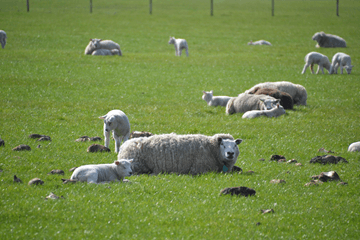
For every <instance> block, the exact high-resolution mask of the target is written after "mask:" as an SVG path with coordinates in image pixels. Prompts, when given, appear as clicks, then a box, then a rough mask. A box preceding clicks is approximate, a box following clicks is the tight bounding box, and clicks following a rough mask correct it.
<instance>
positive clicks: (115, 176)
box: [70, 159, 132, 183]
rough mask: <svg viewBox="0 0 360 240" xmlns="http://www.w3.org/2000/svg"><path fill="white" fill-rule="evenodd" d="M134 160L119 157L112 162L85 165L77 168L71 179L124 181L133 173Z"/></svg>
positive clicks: (81, 180) (82, 180)
mask: <svg viewBox="0 0 360 240" xmlns="http://www.w3.org/2000/svg"><path fill="white" fill-rule="evenodd" d="M131 163H132V160H127V159H119V160H116V161H114V163H112V164H93V165H83V166H80V167H78V168H76V169H75V171H74V172H73V174H72V175H71V177H70V180H73V181H74V180H75V181H79V182H88V183H107V182H115V181H121V182H122V181H123V179H124V177H126V176H131V175H132V169H131Z"/></svg>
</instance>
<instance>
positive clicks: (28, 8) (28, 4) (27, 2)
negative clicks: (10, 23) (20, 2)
mask: <svg viewBox="0 0 360 240" xmlns="http://www.w3.org/2000/svg"><path fill="white" fill-rule="evenodd" d="M26 8H27V11H28V12H29V11H30V3H29V0H26Z"/></svg>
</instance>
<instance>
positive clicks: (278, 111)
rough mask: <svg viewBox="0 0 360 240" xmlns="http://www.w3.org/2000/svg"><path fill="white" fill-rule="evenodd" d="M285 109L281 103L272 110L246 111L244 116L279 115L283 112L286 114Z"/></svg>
mask: <svg viewBox="0 0 360 240" xmlns="http://www.w3.org/2000/svg"><path fill="white" fill-rule="evenodd" d="M285 113H286V112H285V109H284V108H283V106H281V105H280V104H279V103H278V104H277V105H276V106H275V107H274V108H273V109H270V110H252V111H247V112H246V113H244V114H243V115H242V118H257V117H261V116H266V117H279V116H281V115H283V114H285Z"/></svg>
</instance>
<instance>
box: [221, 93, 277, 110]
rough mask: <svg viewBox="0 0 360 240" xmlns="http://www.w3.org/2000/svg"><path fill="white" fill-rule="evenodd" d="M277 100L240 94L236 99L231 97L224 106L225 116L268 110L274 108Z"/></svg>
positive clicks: (266, 96) (264, 96) (263, 96)
mask: <svg viewBox="0 0 360 240" xmlns="http://www.w3.org/2000/svg"><path fill="white" fill-rule="evenodd" d="M276 102H277V99H275V98H273V97H270V96H268V95H254V94H248V93H241V94H239V96H237V97H233V98H231V99H230V100H229V102H228V103H227V105H226V114H233V113H239V112H242V113H244V112H247V111H250V110H265V109H267V110H269V109H272V108H273V107H274V105H273V104H274V103H276Z"/></svg>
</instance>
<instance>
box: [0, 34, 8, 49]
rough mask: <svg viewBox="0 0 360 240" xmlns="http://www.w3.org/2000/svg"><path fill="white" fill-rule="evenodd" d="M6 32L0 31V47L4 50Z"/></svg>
mask: <svg viewBox="0 0 360 240" xmlns="http://www.w3.org/2000/svg"><path fill="white" fill-rule="evenodd" d="M6 39H7V36H6V32H5V31H4V30H0V43H1V47H2V48H3V49H4V48H5V45H6Z"/></svg>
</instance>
